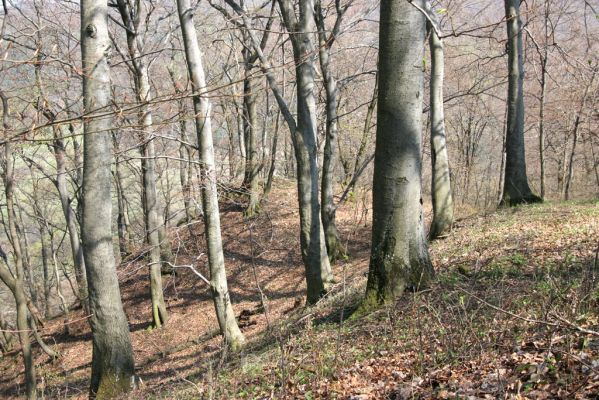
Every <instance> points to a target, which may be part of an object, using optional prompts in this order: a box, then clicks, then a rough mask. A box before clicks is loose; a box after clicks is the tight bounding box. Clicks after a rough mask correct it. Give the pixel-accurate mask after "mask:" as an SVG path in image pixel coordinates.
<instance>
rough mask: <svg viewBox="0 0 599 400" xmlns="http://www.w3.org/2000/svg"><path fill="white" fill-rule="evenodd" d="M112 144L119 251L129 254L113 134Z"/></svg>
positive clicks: (117, 156) (118, 157)
mask: <svg viewBox="0 0 599 400" xmlns="http://www.w3.org/2000/svg"><path fill="white" fill-rule="evenodd" d="M112 138H113V145H114V147H115V148H116V154H117V155H116V157H115V166H114V181H115V187H116V198H117V218H116V226H117V232H118V236H119V252H120V253H121V256H124V255H127V254H129V249H128V245H129V241H130V235H129V218H128V216H127V200H126V197H125V190H124V188H123V180H124V178H123V172H122V170H123V167H122V166H121V162H122V160H121V158H120V156H119V155H118V140H117V138H116V135H115V134H113V136H112Z"/></svg>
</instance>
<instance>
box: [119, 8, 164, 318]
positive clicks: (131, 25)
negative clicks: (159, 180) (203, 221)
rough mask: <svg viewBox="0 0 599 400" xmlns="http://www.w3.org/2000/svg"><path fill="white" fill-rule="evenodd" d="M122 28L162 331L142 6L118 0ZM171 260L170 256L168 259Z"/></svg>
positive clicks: (152, 276)
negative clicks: (131, 75)
mask: <svg viewBox="0 0 599 400" xmlns="http://www.w3.org/2000/svg"><path fill="white" fill-rule="evenodd" d="M117 4H118V8H119V12H120V14H121V19H122V21H123V26H124V27H125V31H126V34H127V48H128V50H129V56H130V57H131V64H132V66H133V72H134V78H135V79H134V82H135V92H136V93H135V94H136V100H137V103H138V104H139V105H140V108H139V118H138V119H139V122H140V125H141V133H140V138H141V141H142V145H141V151H142V160H141V169H142V191H143V193H142V199H143V205H144V207H143V209H144V222H145V228H146V242H147V244H148V246H149V247H150V250H149V252H150V263H149V265H148V269H149V279H150V295H151V298H152V326H153V327H154V328H160V327H161V326H162V325H163V324H165V323H166V321H167V320H168V313H167V311H166V303H165V302H164V296H163V293H162V275H161V251H162V250H164V251H165V252H166V253H167V254H168V253H170V250H168V249H166V248H165V246H167V245H168V240H166V235H164V236H165V238H164V241H163V240H161V238H160V230H161V229H163V227H162V226H161V225H163V222H162V218H159V214H160V211H159V204H158V195H157V192H156V173H155V168H156V154H155V150H154V134H153V132H152V112H151V111H150V106H149V103H150V102H151V101H152V96H151V93H150V77H149V71H148V67H147V65H146V63H145V61H144V58H143V54H142V49H143V43H142V39H141V37H140V36H139V33H138V32H139V25H140V21H141V19H140V18H141V13H142V10H141V7H140V6H139V3H136V5H135V6H131V3H130V2H129V1H127V0H117ZM167 258H168V260H166V261H171V259H170V256H167Z"/></svg>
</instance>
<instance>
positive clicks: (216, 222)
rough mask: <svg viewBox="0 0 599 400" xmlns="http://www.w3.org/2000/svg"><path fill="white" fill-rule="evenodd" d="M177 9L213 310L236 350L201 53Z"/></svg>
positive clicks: (238, 340)
mask: <svg viewBox="0 0 599 400" xmlns="http://www.w3.org/2000/svg"><path fill="white" fill-rule="evenodd" d="M177 9H178V13H179V20H180V23H181V32H182V34H183V44H184V47H185V57H186V60H187V69H188V72H189V77H190V80H191V85H192V88H193V93H194V95H193V106H194V111H195V125H196V132H197V135H198V145H199V155H200V172H201V185H202V189H201V194H202V206H203V209H204V229H205V233H206V244H207V247H208V264H209V267H210V288H211V290H212V299H213V300H214V307H215V309H216V316H217V319H218V323H219V326H220V330H221V333H222V335H223V336H224V338H225V342H226V344H227V346H228V347H229V348H230V349H231V350H234V351H236V350H239V349H240V348H241V347H242V346H243V344H244V342H245V338H244V337H243V334H242V333H241V330H240V329H239V326H238V325H237V321H236V320H235V313H234V311H233V306H232V304H231V298H230V296H229V289H228V285H227V274H226V271H225V258H224V254H223V245H222V237H221V229H220V215H219V207H218V193H217V186H216V184H217V182H216V170H215V164H214V148H213V144H212V126H211V121H210V102H209V100H208V97H207V96H206V95H205V93H206V78H205V75H204V67H203V63H202V53H201V52H200V47H199V45H198V38H197V36H196V30H195V26H194V23H193V14H192V12H193V8H192V7H191V4H190V1H189V0H177Z"/></svg>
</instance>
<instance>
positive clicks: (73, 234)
mask: <svg viewBox="0 0 599 400" xmlns="http://www.w3.org/2000/svg"><path fill="white" fill-rule="evenodd" d="M39 41H40V42H41V37H40V38H39ZM41 54H42V53H41V52H40V55H41ZM41 66H42V63H41V62H40V63H39V64H38V65H36V67H35V75H36V84H37V87H38V90H39V94H40V97H41V98H42V103H43V105H38V108H39V109H40V111H41V112H42V114H43V115H44V117H45V118H46V119H47V120H48V122H50V123H53V122H54V121H55V120H56V113H55V112H53V111H52V110H51V109H50V108H48V107H44V105H46V104H48V100H47V98H46V93H45V90H44V85H43V81H42V77H41ZM70 128H71V129H73V126H72V125H70ZM71 133H72V132H71ZM52 134H53V136H54V140H53V142H52V150H53V153H54V159H55V161H56V179H55V180H53V183H54V185H55V186H56V190H57V191H58V196H59V198H60V205H61V207H62V213H63V215H64V218H65V221H66V225H67V230H68V232H69V243H70V245H71V254H72V257H73V264H74V266H75V279H76V281H77V289H78V294H77V297H78V298H79V301H80V302H81V305H82V306H83V309H84V310H85V312H86V313H88V312H89V304H88V293H87V278H86V272H85V261H84V259H83V249H82V248H81V240H80V238H79V231H78V226H77V216H76V215H75V211H74V210H73V207H72V205H71V203H72V200H73V199H72V198H71V196H70V193H69V188H68V183H67V176H68V175H67V167H66V159H67V153H66V148H65V144H64V137H63V134H62V130H61V127H60V126H53V127H52ZM77 166H78V165H76V167H77ZM77 184H80V182H79V181H78V182H77Z"/></svg>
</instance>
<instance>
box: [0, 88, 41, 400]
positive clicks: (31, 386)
mask: <svg viewBox="0 0 599 400" xmlns="http://www.w3.org/2000/svg"><path fill="white" fill-rule="evenodd" d="M0 98H1V101H2V130H3V134H4V136H6V131H7V130H8V129H10V126H9V124H8V117H9V108H8V99H7V98H6V96H5V95H4V93H3V92H1V91H0ZM2 164H3V175H2V178H3V181H4V194H5V196H6V213H7V218H6V219H7V223H8V232H7V233H8V239H9V241H10V242H11V244H12V247H13V253H14V261H15V276H14V277H13V276H12V274H11V272H10V269H9V268H8V259H7V258H4V261H5V265H6V268H2V267H0V280H2V281H3V282H4V284H5V285H6V286H8V288H9V289H10V290H11V292H12V294H13V296H14V299H15V304H16V308H17V330H18V331H19V333H18V336H19V342H20V343H21V353H22V354H23V361H24V364H25V386H26V392H27V399H29V400H31V399H35V398H37V388H36V377H35V365H34V364H33V355H32V352H31V340H30V339H29V323H28V316H29V310H28V306H29V304H30V303H29V301H28V299H27V295H26V293H25V285H24V279H25V276H24V275H25V274H24V269H23V255H22V253H21V244H20V241H19V238H18V235H17V224H16V214H15V206H14V186H13V185H14V159H13V151H12V144H11V142H10V141H7V142H6V143H5V144H4V154H3V159H2Z"/></svg>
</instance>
